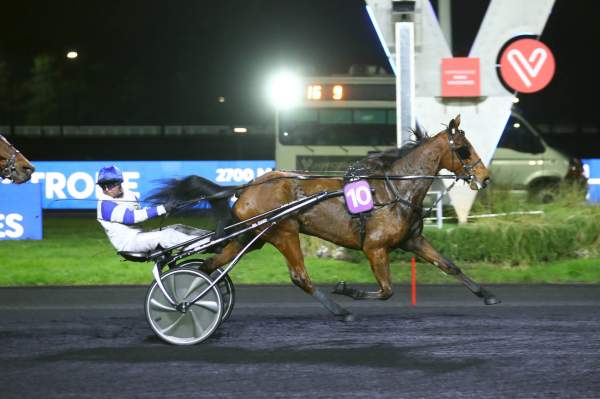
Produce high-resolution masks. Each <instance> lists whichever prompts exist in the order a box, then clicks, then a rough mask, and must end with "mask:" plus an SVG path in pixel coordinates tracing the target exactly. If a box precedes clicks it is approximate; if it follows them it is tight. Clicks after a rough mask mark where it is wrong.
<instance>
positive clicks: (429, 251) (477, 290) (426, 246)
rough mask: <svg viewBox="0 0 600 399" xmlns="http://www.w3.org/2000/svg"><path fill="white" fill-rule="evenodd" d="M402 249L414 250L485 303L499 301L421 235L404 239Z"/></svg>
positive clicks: (492, 303)
mask: <svg viewBox="0 0 600 399" xmlns="http://www.w3.org/2000/svg"><path fill="white" fill-rule="evenodd" d="M402 249H405V250H407V251H412V252H414V253H415V254H416V255H418V256H420V257H421V258H423V259H425V260H426V261H427V262H429V263H432V264H434V265H435V266H437V267H439V268H440V269H441V270H442V271H443V272H444V273H446V274H449V275H451V276H454V277H456V278H457V279H458V280H460V281H461V282H462V283H463V284H464V285H465V286H466V287H467V288H468V289H469V290H471V292H473V293H474V294H475V295H477V296H478V297H480V298H483V302H484V303H485V304H486V305H495V304H498V303H500V302H501V301H500V300H499V299H498V298H496V296H495V295H494V294H492V293H491V292H489V291H488V290H486V289H485V288H483V287H482V286H481V285H479V284H477V283H476V282H474V281H473V280H471V279H470V278H469V277H467V276H466V275H465V274H464V273H463V272H462V271H461V270H460V269H459V268H458V267H457V266H456V265H455V264H454V263H452V261H451V260H449V259H447V258H446V257H445V256H444V255H442V254H440V253H439V252H438V251H437V250H436V249H435V248H433V247H432V246H431V244H430V243H429V242H428V241H427V240H426V239H425V238H424V237H423V236H418V237H415V238H411V239H410V240H408V241H406V242H405V243H404V244H403V245H402Z"/></svg>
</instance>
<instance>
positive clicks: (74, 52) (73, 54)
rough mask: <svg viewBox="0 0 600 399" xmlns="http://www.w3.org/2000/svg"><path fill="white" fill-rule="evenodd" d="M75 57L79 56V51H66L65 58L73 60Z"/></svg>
mask: <svg viewBox="0 0 600 399" xmlns="http://www.w3.org/2000/svg"><path fill="white" fill-rule="evenodd" d="M77 57H79V53H77V51H69V52H68V53H67V58H68V59H70V60H74V59H75V58H77Z"/></svg>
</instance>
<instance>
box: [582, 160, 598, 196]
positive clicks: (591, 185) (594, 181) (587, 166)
mask: <svg viewBox="0 0 600 399" xmlns="http://www.w3.org/2000/svg"><path fill="white" fill-rule="evenodd" d="M582 163H583V174H584V176H585V177H587V178H588V194H587V200H588V202H592V203H596V204H599V203H600V158H596V159H583V160H582Z"/></svg>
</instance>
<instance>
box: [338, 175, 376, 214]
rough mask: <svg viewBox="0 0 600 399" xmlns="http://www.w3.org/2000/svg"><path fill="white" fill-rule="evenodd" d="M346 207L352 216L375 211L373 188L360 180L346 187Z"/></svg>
mask: <svg viewBox="0 0 600 399" xmlns="http://www.w3.org/2000/svg"><path fill="white" fill-rule="evenodd" d="M344 197H346V206H347V207H348V211H349V212H350V213H352V214H356V213H361V212H366V211H370V210H371V209H373V197H372V196H371V186H369V183H367V181H366V180H358V181H355V182H352V183H348V184H346V185H345V186H344Z"/></svg>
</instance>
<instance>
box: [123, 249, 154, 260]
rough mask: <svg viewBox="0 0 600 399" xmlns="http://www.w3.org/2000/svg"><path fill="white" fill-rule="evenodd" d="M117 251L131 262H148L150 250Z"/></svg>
mask: <svg viewBox="0 0 600 399" xmlns="http://www.w3.org/2000/svg"><path fill="white" fill-rule="evenodd" d="M117 253H118V254H119V255H121V256H122V257H123V258H124V259H125V260H129V261H131V262H148V261H149V260H150V252H127V251H119V252H117Z"/></svg>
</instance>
